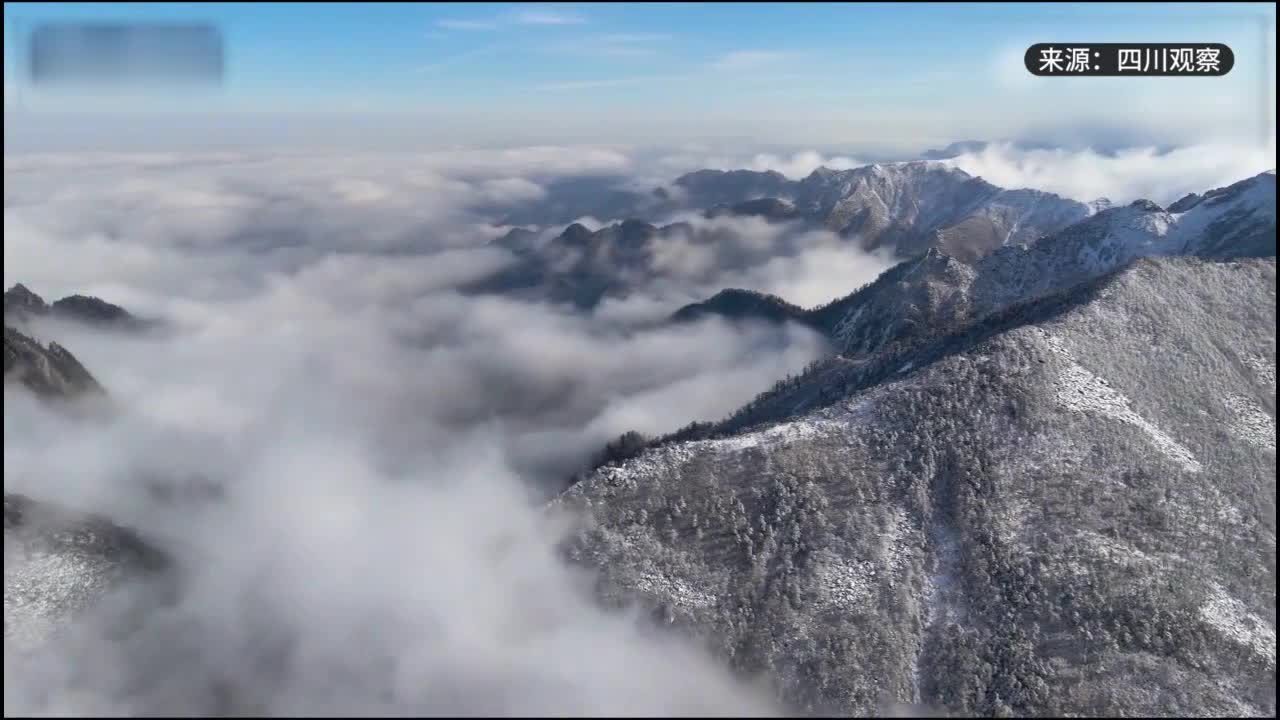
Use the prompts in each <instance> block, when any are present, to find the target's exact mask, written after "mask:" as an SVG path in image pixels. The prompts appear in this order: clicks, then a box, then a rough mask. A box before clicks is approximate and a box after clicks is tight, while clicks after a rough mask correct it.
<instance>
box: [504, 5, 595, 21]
mask: <svg viewBox="0 0 1280 720" xmlns="http://www.w3.org/2000/svg"><path fill="white" fill-rule="evenodd" d="M510 17H511V20H512V22H515V23H516V24H518V25H582V24H583V23H585V22H586V21H587V19H586V18H585V17H583V16H582V15H579V14H577V13H572V12H565V11H561V10H551V9H537V8H529V9H524V10H517V11H516V12H514V13H512V14H511V16H510Z"/></svg>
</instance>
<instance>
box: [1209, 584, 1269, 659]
mask: <svg viewBox="0 0 1280 720" xmlns="http://www.w3.org/2000/svg"><path fill="white" fill-rule="evenodd" d="M1210 589H1211V592H1210V595H1209V600H1208V602H1206V603H1205V604H1204V605H1203V606H1202V607H1201V608H1200V618H1201V619H1202V620H1204V621H1205V622H1206V623H1208V624H1209V625H1210V626H1211V627H1213V628H1214V629H1215V630H1217V631H1218V632H1221V633H1222V634H1223V635H1225V636H1226V637H1227V638H1228V639H1229V640H1231V641H1233V642H1236V643H1239V644H1241V645H1244V646H1245V647H1247V648H1249V649H1251V650H1252V651H1253V652H1254V653H1255V654H1257V655H1258V656H1259V657H1261V658H1262V659H1263V661H1265V662H1266V663H1267V666H1268V667H1271V668H1274V667H1275V666H1276V630H1275V628H1272V627H1267V623H1266V621H1264V620H1263V619H1262V618H1260V617H1258V616H1257V615H1255V614H1253V613H1251V612H1249V610H1248V608H1246V607H1245V605H1244V603H1242V602H1240V601H1239V600H1237V599H1235V598H1233V597H1231V596H1230V595H1228V594H1227V591H1226V590H1224V589H1223V588H1222V586H1221V585H1218V584H1217V583H1213V584H1212V586H1211V588H1210Z"/></svg>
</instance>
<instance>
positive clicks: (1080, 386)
mask: <svg viewBox="0 0 1280 720" xmlns="http://www.w3.org/2000/svg"><path fill="white" fill-rule="evenodd" d="M1041 332H1042V333H1043V334H1044V338H1045V340H1046V342H1047V344H1048V345H1049V348H1050V349H1051V350H1052V351H1053V352H1054V354H1056V355H1058V356H1059V357H1061V358H1063V359H1064V360H1066V361H1067V365H1066V368H1064V369H1063V371H1062V373H1061V374H1060V375H1059V376H1058V378H1057V382H1056V388H1055V390H1056V394H1057V400H1058V402H1059V403H1060V404H1061V405H1063V406H1064V407H1066V408H1067V409H1068V410H1071V411H1073V412H1079V413H1093V414H1097V415H1102V416H1104V417H1108V418H1111V419H1112V420H1117V421H1119V422H1122V423H1125V424H1128V425H1132V426H1134V427H1136V428H1138V429H1139V430H1142V431H1143V432H1145V433H1146V434H1147V436H1148V437H1150V438H1151V442H1152V444H1153V445H1155V446H1156V449H1158V450H1159V451H1160V452H1162V453H1164V454H1165V455H1166V456H1167V457H1169V458H1170V459H1171V460H1173V461H1174V462H1176V463H1178V464H1179V465H1181V466H1182V467H1184V468H1186V469H1187V470H1188V471H1190V472H1200V470H1201V469H1202V466H1201V465H1200V462H1199V461H1198V460H1196V458H1195V455H1193V454H1192V453H1191V451H1190V450H1188V449H1187V448H1186V447H1184V446H1183V445H1182V444H1181V443H1179V442H1178V441H1177V440H1174V439H1173V438H1171V437H1169V435H1167V434H1166V433H1165V432H1164V431H1163V430H1161V429H1160V428H1158V427H1156V426H1155V425H1153V424H1152V423H1151V422H1150V421H1148V420H1147V419H1146V418H1144V417H1142V416H1141V415H1139V414H1138V413H1137V412H1135V411H1134V410H1133V408H1132V407H1130V404H1129V398H1127V397H1125V395H1124V394H1123V393H1121V392H1119V391H1117V390H1115V389H1113V388H1112V387H1111V385H1110V383H1108V382H1107V381H1106V380H1104V379H1103V378H1100V377H1098V376H1097V375H1094V374H1093V373H1091V372H1089V371H1088V370H1086V369H1085V368H1084V367H1082V366H1081V365H1080V364H1079V363H1077V362H1076V361H1075V358H1074V357H1073V356H1072V355H1071V353H1070V351H1068V350H1067V349H1066V347H1065V346H1064V345H1063V344H1062V341H1061V340H1060V339H1058V338H1056V337H1054V336H1053V335H1050V334H1049V333H1048V332H1045V331H1043V330H1041Z"/></svg>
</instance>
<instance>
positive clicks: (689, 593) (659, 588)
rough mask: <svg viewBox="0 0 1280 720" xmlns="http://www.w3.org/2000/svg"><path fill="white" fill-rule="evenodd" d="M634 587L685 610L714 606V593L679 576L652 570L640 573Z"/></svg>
mask: <svg viewBox="0 0 1280 720" xmlns="http://www.w3.org/2000/svg"><path fill="white" fill-rule="evenodd" d="M635 589H636V590H638V591H639V592H642V593H644V594H646V595H648V596H650V597H653V598H657V599H661V600H665V601H667V602H669V603H671V604H672V605H675V606H677V607H679V608H682V609H685V610H697V609H703V608H710V607H715V606H716V596H715V595H712V594H711V593H707V592H703V591H702V590H698V589H697V588H695V587H693V586H692V585H690V584H689V583H688V582H687V581H685V580H682V579H680V578H673V577H670V576H667V575H660V574H657V573H653V572H646V573H643V574H641V575H640V576H639V577H638V578H637V579H636V581H635Z"/></svg>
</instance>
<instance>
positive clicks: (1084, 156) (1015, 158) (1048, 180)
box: [945, 138, 1276, 205]
mask: <svg viewBox="0 0 1280 720" xmlns="http://www.w3.org/2000/svg"><path fill="white" fill-rule="evenodd" d="M945 162H947V163H949V164H951V165H953V166H955V167H958V168H960V169H962V170H964V171H966V172H968V173H970V174H973V175H978V176H981V177H983V178H985V179H986V180H988V181H989V182H992V183H994V184H996V185H999V186H1001V187H1006V188H1022V187H1029V188H1035V189H1038V190H1046V191H1048V192H1053V193H1057V194H1059V195H1063V196H1065V197H1069V198H1073V199H1075V200H1080V201H1082V202H1089V201H1091V200H1096V199H1098V198H1100V197H1106V198H1109V199H1110V200H1111V201H1112V202H1115V203H1129V202H1132V201H1134V200H1137V199H1140V198H1143V199H1148V200H1154V201H1155V202H1157V203H1160V204H1162V205H1167V204H1169V203H1172V202H1173V201H1175V200H1177V199H1178V198H1180V197H1182V196H1184V195H1186V194H1187V193H1192V192H1196V193H1202V192H1204V191H1205V190H1209V189H1212V188H1217V187H1223V186H1226V185H1230V184H1231V183H1234V182H1237V181H1239V180H1243V179H1244V178H1247V177H1250V176H1253V175H1256V174H1258V173H1260V172H1262V171H1264V170H1269V169H1272V168H1274V167H1275V165H1276V151H1275V140H1274V138H1273V139H1272V142H1271V143H1270V146H1269V147H1262V146H1260V145H1257V144H1252V145H1250V144H1228V143H1218V144H1201V145H1191V146H1186V147H1179V148H1175V149H1172V150H1163V151H1162V150H1160V149H1157V148H1154V147H1133V148H1128V149H1122V150H1116V151H1114V152H1109V153H1105V154H1103V153H1099V152H1096V151H1094V150H1090V149H1084V150H1079V149H1074V150H1067V149H1026V148H1019V147H1016V146H1015V145H1012V144H1008V143H996V144H992V145H988V146H987V147H986V148H984V149H982V150H981V151H978V152H970V153H966V154H964V155H961V156H959V157H956V158H953V159H951V160H947V161H945Z"/></svg>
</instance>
